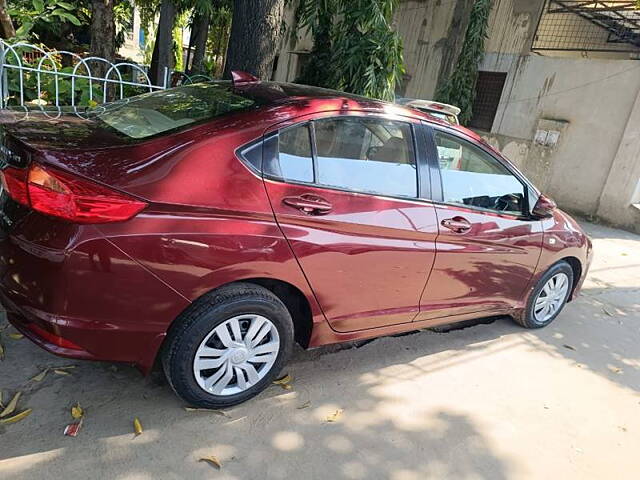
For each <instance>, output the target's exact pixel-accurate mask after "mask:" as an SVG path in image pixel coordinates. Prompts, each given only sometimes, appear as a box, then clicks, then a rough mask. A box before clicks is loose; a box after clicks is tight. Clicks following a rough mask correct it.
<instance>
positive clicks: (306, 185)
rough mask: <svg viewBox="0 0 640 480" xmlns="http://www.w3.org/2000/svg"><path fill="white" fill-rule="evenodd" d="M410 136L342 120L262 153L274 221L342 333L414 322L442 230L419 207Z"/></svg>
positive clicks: (362, 119) (297, 133)
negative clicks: (437, 239) (438, 235)
mask: <svg viewBox="0 0 640 480" xmlns="http://www.w3.org/2000/svg"><path fill="white" fill-rule="evenodd" d="M413 129H414V127H413V126H412V124H411V123H409V122H404V121H397V120H389V119H386V118H382V117H378V116H371V115H368V116H351V115H343V116H338V117H329V118H322V119H315V120H309V121H305V122H303V123H298V124H294V125H292V126H289V127H287V128H285V129H281V130H280V131H279V132H278V133H277V135H275V136H274V137H272V138H270V140H268V142H271V143H272V146H271V147H269V148H267V146H266V144H265V159H264V162H263V169H264V174H265V185H266V188H267V192H268V194H269V198H270V200H271V204H272V206H273V210H274V212H275V215H276V219H277V221H278V224H279V225H280V227H281V228H282V231H283V232H284V235H285V236H286V238H287V240H288V241H289V243H290V245H291V248H292V249H293V252H294V253H295V255H296V257H297V259H298V261H299V262H300V265H301V266H302V269H303V271H304V273H305V275H306V276H307V279H308V281H309V283H310V285H311V287H312V289H313V291H314V293H315V295H316V297H317V298H318V301H319V303H320V305H321V307H322V309H323V311H324V314H325V316H326V317H327V320H328V321H329V322H330V324H331V326H332V327H333V328H334V329H336V330H338V331H341V332H348V331H355V330H363V329H368V328H374V327H380V326H384V325H393V324H398V323H404V322H410V321H412V320H413V319H414V317H415V316H416V315H417V313H418V308H419V307H418V303H419V300H420V295H421V292H422V290H423V289H424V285H425V282H426V280H427V277H428V274H429V272H430V270H431V267H432V264H433V261H434V256H435V254H434V252H435V238H436V235H437V233H438V227H437V223H436V215H435V210H434V207H433V205H431V204H430V203H428V202H425V201H422V200H419V199H418V195H419V190H420V188H419V186H418V185H419V178H418V173H417V164H418V161H417V159H418V158H419V157H420V155H419V154H417V153H416V148H415V142H414V136H413ZM273 142H277V148H274V147H273ZM268 152H272V153H268ZM266 156H270V158H266ZM424 183H425V184H426V185H428V182H424Z"/></svg>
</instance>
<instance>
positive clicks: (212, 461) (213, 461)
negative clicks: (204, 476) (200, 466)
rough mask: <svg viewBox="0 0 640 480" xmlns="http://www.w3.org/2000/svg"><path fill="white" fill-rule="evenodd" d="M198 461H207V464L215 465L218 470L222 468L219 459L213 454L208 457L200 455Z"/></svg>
mask: <svg viewBox="0 0 640 480" xmlns="http://www.w3.org/2000/svg"><path fill="white" fill-rule="evenodd" d="M198 461H199V462H207V463H208V464H209V465H211V466H212V467H216V468H217V469H218V470H220V469H221V468H222V463H220V460H218V459H217V458H216V457H214V456H213V455H211V456H209V457H202V458H201V459H200V460H198Z"/></svg>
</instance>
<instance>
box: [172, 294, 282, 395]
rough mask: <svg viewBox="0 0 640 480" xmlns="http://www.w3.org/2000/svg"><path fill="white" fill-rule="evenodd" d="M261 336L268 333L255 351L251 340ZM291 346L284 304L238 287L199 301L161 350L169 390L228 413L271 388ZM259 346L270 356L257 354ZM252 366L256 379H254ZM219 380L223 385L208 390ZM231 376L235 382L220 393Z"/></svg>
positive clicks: (207, 296) (180, 320)
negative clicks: (239, 404)
mask: <svg viewBox="0 0 640 480" xmlns="http://www.w3.org/2000/svg"><path fill="white" fill-rule="evenodd" d="M265 319H266V322H264V320H265ZM254 322H255V324H254ZM261 322H262V323H261ZM257 325H259V326H257ZM234 327H235V328H236V330H234ZM252 327H253V328H254V330H252ZM263 331H267V333H266V334H265V335H264V337H263V338H262V340H261V341H260V342H259V343H257V344H256V345H255V346H251V345H250V344H251V343H252V342H251V338H249V336H250V335H251V336H252V338H258V337H259V336H260V334H261V333H262V332H263ZM224 332H227V333H226V334H225V333H224ZM256 332H257V333H256ZM223 334H224V335H223ZM236 335H240V337H238V336H236ZM238 338H242V341H240V342H238V341H237V340H238ZM223 339H226V343H225V341H224V340H223ZM227 345H231V347H227ZM275 345H278V349H277V351H276V352H275V353H274V352H271V350H274V349H275ZM292 346H293V322H292V320H291V315H290V314H289V311H288V310H287V308H286V307H285V305H284V304H283V303H282V302H281V301H280V299H279V298H278V297H276V296H275V295H274V294H273V293H271V292H270V291H269V290H267V289H266V288H263V287H260V286H258V285H254V284H251V283H235V284H232V285H229V286H226V287H222V288H220V289H219V290H215V291H213V292H211V293H209V294H207V295H205V296H204V297H202V298H200V299H199V300H197V301H196V302H194V303H193V304H192V305H191V307H189V309H187V310H186V311H185V312H184V313H182V314H181V315H180V316H179V317H178V318H177V319H176V321H175V323H174V325H173V326H172V327H171V329H170V331H169V334H168V335H167V339H166V341H165V344H164V346H163V351H162V366H163V369H164V372H165V375H166V377H167V380H168V381H169V385H171V388H173V390H174V391H175V392H176V394H178V396H179V397H181V398H182V399H183V400H185V401H186V402H188V403H189V404H191V405H195V406H198V407H203V408H224V407H230V406H232V405H236V404H238V403H242V402H244V401H246V400H248V399H250V398H252V397H254V396H256V395H257V394H258V393H260V392H261V391H262V390H264V389H265V388H266V387H267V386H269V385H270V384H271V382H272V381H273V380H274V379H275V378H276V377H277V375H278V374H279V373H280V371H281V370H282V368H283V367H284V365H285V364H286V362H287V360H288V359H289V355H290V354H291V349H292ZM245 347H246V348H245ZM258 347H260V348H262V349H263V350H270V351H269V352H266V353H265V352H261V353H259V354H258V353H256V352H258V350H259V349H258ZM256 349H258V350H256ZM203 352H205V353H206V354H205V353H203ZM210 352H215V353H210ZM221 352H224V353H221ZM196 354H198V356H197V357H196ZM210 355H215V356H210ZM257 358H260V359H262V360H256V359H257ZM267 358H269V359H270V360H268V361H267V360H266V359H267ZM243 359H244V360H243ZM202 362H204V363H202ZM220 362H223V363H222V366H218V363H220ZM253 362H256V363H253ZM214 363H215V364H216V366H215V367H214V366H212V365H213V364H214ZM202 366H205V367H209V366H211V368H202V369H201V367H202ZM252 366H253V367H254V368H253V370H254V371H255V374H253V375H250V373H252V372H250V370H251V367H252ZM267 367H268V369H267ZM263 369H267V371H264V372H263ZM220 372H223V373H222V377H220V375H221V373H220ZM216 375H217V376H218V377H220V380H219V381H216V382H213V384H212V385H211V386H210V387H209V388H210V389H209V390H205V388H206V387H207V385H208V384H207V381H209V382H211V381H212V380H215V378H217V377H216ZM256 375H257V376H256ZM228 376H232V377H233V378H232V380H231V381H229V380H227V381H228V382H229V383H228V384H227V386H226V387H224V390H222V391H216V390H219V389H220V388H221V385H222V384H223V383H224V381H225V380H226V379H227V377H228ZM258 377H259V379H258ZM241 378H242V382H241ZM252 380H253V381H252ZM243 383H244V385H243ZM214 392H215V393H214Z"/></svg>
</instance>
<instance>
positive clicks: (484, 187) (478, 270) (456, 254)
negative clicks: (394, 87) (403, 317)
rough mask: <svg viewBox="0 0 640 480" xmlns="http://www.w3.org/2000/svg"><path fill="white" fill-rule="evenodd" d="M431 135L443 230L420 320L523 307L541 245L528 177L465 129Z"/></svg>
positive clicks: (438, 210) (434, 177)
mask: <svg viewBox="0 0 640 480" xmlns="http://www.w3.org/2000/svg"><path fill="white" fill-rule="evenodd" d="M429 130H431V129H429ZM430 139H431V140H432V141H431V142H430V145H431V147H432V148H431V151H432V152H433V153H432V156H431V157H430V159H431V163H432V166H433V169H432V172H435V174H434V175H432V177H433V180H434V182H433V184H432V190H433V198H434V200H439V201H438V202H436V206H435V209H436V216H437V221H438V225H439V229H440V233H439V235H438V238H437V242H436V249H437V251H438V253H437V256H436V259H435V262H434V266H433V270H432V272H431V276H430V279H429V282H428V284H427V287H426V288H425V291H424V294H423V295H422V298H421V301H420V310H421V311H420V315H419V316H418V317H417V320H418V319H419V320H426V319H430V318H438V317H443V316H450V315H463V314H469V313H475V312H489V311H491V312H503V311H508V310H510V309H512V308H517V307H518V306H519V305H520V304H521V302H522V301H523V295H524V293H525V288H526V287H527V285H528V283H529V280H530V279H531V276H532V275H533V273H534V271H535V268H536V265H537V263H538V259H539V258H540V253H541V248H542V224H541V222H540V221H539V220H532V219H531V218H530V217H529V216H528V215H526V212H527V211H528V203H529V199H528V193H529V192H528V187H527V183H526V182H525V180H524V179H523V178H521V177H520V176H519V174H516V172H515V171H512V170H511V169H510V168H509V166H508V165H507V164H506V163H503V162H502V161H501V160H500V159H498V158H497V157H494V156H493V155H491V154H490V153H489V152H488V151H487V150H485V149H484V148H481V147H480V146H478V145H477V144H475V142H473V141H472V140H471V139H468V138H465V137H464V136H463V135H459V134H457V133H456V132H453V131H451V130H448V129H447V130H444V129H434V130H433V136H432V137H431V138H430Z"/></svg>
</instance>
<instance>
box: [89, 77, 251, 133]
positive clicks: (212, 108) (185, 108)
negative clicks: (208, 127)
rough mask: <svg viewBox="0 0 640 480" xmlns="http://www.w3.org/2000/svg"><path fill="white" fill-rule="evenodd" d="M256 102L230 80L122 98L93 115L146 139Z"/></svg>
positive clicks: (118, 128)
mask: <svg viewBox="0 0 640 480" xmlns="http://www.w3.org/2000/svg"><path fill="white" fill-rule="evenodd" d="M255 104H256V101H255V100H254V99H251V98H249V97H248V96H243V95H241V94H239V93H238V91H236V90H233V87H232V85H231V83H230V82H210V83H197V84H193V85H184V86H181V87H177V88H172V89H170V90H162V91H158V92H152V93H145V94H143V95H138V96H136V97H130V98H126V99H123V100H119V101H117V102H114V103H111V104H108V105H105V106H103V107H99V108H97V109H96V110H95V111H94V112H93V116H94V118H97V119H99V120H101V121H102V122H104V123H105V124H107V125H108V126H109V127H111V128H113V129H114V130H116V131H117V132H118V133H120V134H123V135H125V136H127V137H129V138H133V139H142V138H148V137H152V136H154V135H158V134H160V133H163V132H168V131H171V130H177V129H179V128H181V127H186V126H188V125H190V124H193V123H198V122H202V121H206V120H209V119H211V118H214V117H218V116H220V115H224V114H226V113H230V112H234V111H240V110H246V109H249V108H251V107H253V106H254V105H255Z"/></svg>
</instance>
